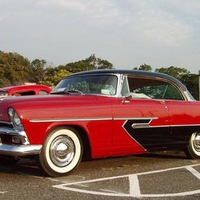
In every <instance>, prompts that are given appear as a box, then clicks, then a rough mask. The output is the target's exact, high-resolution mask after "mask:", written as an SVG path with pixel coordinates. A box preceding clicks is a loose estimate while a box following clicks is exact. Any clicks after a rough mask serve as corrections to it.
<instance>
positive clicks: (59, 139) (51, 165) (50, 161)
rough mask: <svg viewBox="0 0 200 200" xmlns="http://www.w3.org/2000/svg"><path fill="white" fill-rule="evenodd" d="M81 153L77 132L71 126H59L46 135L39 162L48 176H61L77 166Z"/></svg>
mask: <svg viewBox="0 0 200 200" xmlns="http://www.w3.org/2000/svg"><path fill="white" fill-rule="evenodd" d="M82 154H83V145H82V142H81V139H80V137H79V135H78V133H77V132H76V131H75V130H74V129H72V128H66V127H60V128H58V129H56V130H54V131H53V132H51V133H50V134H49V135H48V136H47V138H46V140H45V142H44V144H43V148H42V151H41V153H40V154H39V164H40V167H42V169H43V170H44V172H46V173H47V174H48V175H49V176H52V177H55V176H61V175H65V174H68V173H70V172H71V171H73V170H74V169H75V168H76V167H77V166H78V164H79V163H80V161H81V159H82Z"/></svg>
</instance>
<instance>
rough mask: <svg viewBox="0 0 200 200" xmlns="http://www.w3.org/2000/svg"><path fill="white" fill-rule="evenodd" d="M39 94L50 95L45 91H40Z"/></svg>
mask: <svg viewBox="0 0 200 200" xmlns="http://www.w3.org/2000/svg"><path fill="white" fill-rule="evenodd" d="M39 94H40V95H45V94H48V92H47V91H44V90H40V91H39Z"/></svg>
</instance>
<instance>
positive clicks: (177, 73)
mask: <svg viewBox="0 0 200 200" xmlns="http://www.w3.org/2000/svg"><path fill="white" fill-rule="evenodd" d="M155 71H156V72H160V73H164V74H168V75H171V76H173V77H175V78H177V79H179V80H180V79H181V77H182V76H183V75H187V74H190V71H188V70H187V69H185V68H180V67H174V66H170V67H168V68H163V67H162V68H160V69H156V70H155Z"/></svg>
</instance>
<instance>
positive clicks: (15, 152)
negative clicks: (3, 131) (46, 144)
mask: <svg viewBox="0 0 200 200" xmlns="http://www.w3.org/2000/svg"><path fill="white" fill-rule="evenodd" d="M41 149H42V145H19V146H17V145H8V144H0V155H6V156H17V157H19V156H28V155H36V154H39V153H40V151H41Z"/></svg>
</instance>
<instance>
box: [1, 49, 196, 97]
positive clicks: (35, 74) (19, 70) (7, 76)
mask: <svg viewBox="0 0 200 200" xmlns="http://www.w3.org/2000/svg"><path fill="white" fill-rule="evenodd" d="M113 68H114V67H113V65H112V63H110V62H109V61H107V60H103V59H101V58H98V57H96V56H95V54H92V55H91V56H89V57H88V58H86V59H84V60H80V61H76V62H71V63H68V64H66V65H60V66H57V67H51V66H49V65H48V64H47V62H46V61H45V60H39V59H35V60H33V61H32V62H30V61H29V60H28V59H27V58H25V57H23V56H21V55H20V54H18V53H10V52H9V53H5V52H3V51H0V87H6V86H11V85H21V84H24V83H26V82H34V83H40V84H45V85H48V86H55V85H56V84H57V83H58V82H59V81H60V80H61V79H62V78H63V77H65V76H67V75H69V74H71V73H76V72H81V71H85V70H94V69H113ZM133 69H135V70H145V71H152V67H151V66H150V65H147V64H143V65H140V67H134V68H133ZM155 71H156V72H161V73H166V74H169V75H171V76H173V77H175V78H177V79H179V80H180V81H181V82H182V83H184V84H185V85H186V86H187V88H188V90H189V91H190V92H191V94H192V95H193V96H194V98H195V99H199V89H198V86H199V76H198V75H197V74H190V71H188V70H187V69H185V68H180V67H174V66H170V67H168V68H159V69H155Z"/></svg>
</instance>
